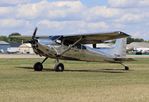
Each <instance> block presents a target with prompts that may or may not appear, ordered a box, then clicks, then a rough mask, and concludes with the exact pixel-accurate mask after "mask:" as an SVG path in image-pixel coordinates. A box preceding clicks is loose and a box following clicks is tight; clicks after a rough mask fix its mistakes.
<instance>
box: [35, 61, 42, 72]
mask: <svg viewBox="0 0 149 102" xmlns="http://www.w3.org/2000/svg"><path fill="white" fill-rule="evenodd" d="M42 69H43V65H42V63H40V62H37V63H35V64H34V71H42Z"/></svg>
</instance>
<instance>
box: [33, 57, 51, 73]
mask: <svg viewBox="0 0 149 102" xmlns="http://www.w3.org/2000/svg"><path fill="white" fill-rule="evenodd" d="M47 59H48V57H46V58H45V59H44V60H43V61H42V62H37V63H35V64H34V67H33V68H34V71H42V70H43V63H44V62H45V61H46V60H47Z"/></svg>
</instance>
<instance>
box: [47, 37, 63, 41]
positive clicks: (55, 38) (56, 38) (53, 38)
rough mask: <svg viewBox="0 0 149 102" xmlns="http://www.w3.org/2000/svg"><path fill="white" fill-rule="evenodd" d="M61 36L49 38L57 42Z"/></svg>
mask: <svg viewBox="0 0 149 102" xmlns="http://www.w3.org/2000/svg"><path fill="white" fill-rule="evenodd" d="M61 37H62V36H49V39H50V40H58V39H60V38H61Z"/></svg>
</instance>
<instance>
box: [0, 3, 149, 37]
mask: <svg viewBox="0 0 149 102" xmlns="http://www.w3.org/2000/svg"><path fill="white" fill-rule="evenodd" d="M0 1H1V2H0V5H1V4H3V5H5V6H0V23H1V25H0V29H2V30H1V33H3V32H8V33H10V32H11V31H12V30H9V29H15V30H17V31H18V32H23V33H24V34H27V33H29V34H30V33H32V29H34V27H35V26H38V27H39V29H40V30H39V33H41V34H49V33H52V34H59V33H61V34H65V33H66V34H69V33H90V32H102V31H104V32H106V31H115V30H116V31H117V30H118V31H124V32H126V33H130V34H132V35H139V33H141V32H140V31H142V32H143V33H144V35H143V37H145V35H147V33H145V32H148V25H149V23H148V18H149V7H148V6H147V5H148V4H149V3H148V2H149V1H148V0H138V1H136V0H129V1H128V0H108V4H105V5H96V6H86V5H85V4H84V3H83V2H81V0H53V1H52V2H50V1H49V0H34V2H33V1H32V0H22V1H21V0H13V1H12V2H10V1H9V2H8V1H4V0H0ZM134 4H135V5H134ZM29 31H30V32H29ZM136 32H137V33H136Z"/></svg>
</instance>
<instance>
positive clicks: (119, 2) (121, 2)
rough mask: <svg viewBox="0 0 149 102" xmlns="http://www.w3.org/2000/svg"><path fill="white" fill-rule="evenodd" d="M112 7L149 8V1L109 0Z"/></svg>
mask: <svg viewBox="0 0 149 102" xmlns="http://www.w3.org/2000/svg"><path fill="white" fill-rule="evenodd" d="M108 4H109V5H110V6H112V7H130V8H132V7H148V6H149V0H108Z"/></svg>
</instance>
